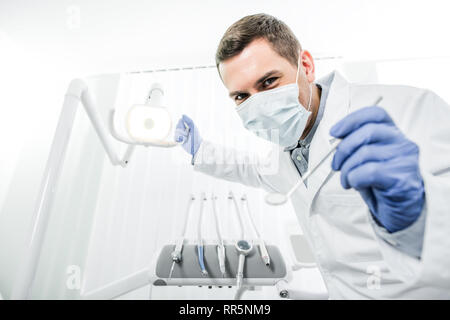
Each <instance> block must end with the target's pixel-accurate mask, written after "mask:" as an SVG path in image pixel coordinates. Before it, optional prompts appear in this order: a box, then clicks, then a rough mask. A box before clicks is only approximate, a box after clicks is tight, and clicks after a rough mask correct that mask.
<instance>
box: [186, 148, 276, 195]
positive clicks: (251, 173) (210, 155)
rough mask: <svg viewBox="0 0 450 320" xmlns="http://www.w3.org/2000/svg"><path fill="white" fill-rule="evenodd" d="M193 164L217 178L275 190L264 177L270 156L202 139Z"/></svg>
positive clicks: (271, 190)
mask: <svg viewBox="0 0 450 320" xmlns="http://www.w3.org/2000/svg"><path fill="white" fill-rule="evenodd" d="M193 165H194V170H196V171H199V172H203V173H205V174H208V175H211V176H213V177H216V178H219V179H224V180H228V181H232V182H240V183H242V184H245V185H247V186H251V187H256V188H264V189H265V190H266V191H268V192H273V191H275V190H274V188H273V187H272V186H271V185H270V182H269V181H268V180H267V178H266V176H267V175H270V174H271V172H270V171H271V168H270V167H271V165H270V157H267V159H261V158H260V157H257V156H256V155H251V154H248V153H245V152H238V151H236V150H234V149H231V148H225V147H222V146H219V145H216V144H213V143H211V142H209V141H206V140H203V142H202V144H201V145H200V148H199V149H198V151H197V153H196V154H195V157H194V158H193Z"/></svg>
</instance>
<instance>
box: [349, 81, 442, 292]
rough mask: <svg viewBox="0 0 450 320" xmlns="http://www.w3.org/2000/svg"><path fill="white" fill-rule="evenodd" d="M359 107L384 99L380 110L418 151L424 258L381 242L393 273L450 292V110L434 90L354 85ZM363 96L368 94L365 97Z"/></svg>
mask: <svg viewBox="0 0 450 320" xmlns="http://www.w3.org/2000/svg"><path fill="white" fill-rule="evenodd" d="M350 91H351V92H352V94H351V97H352V98H353V101H354V103H355V104H356V106H355V107H354V108H358V107H362V105H361V104H358V102H360V100H359V99H361V102H362V97H364V95H365V97H366V99H365V101H367V94H371V95H373V96H374V97H375V96H376V95H380V96H383V101H382V103H381V106H382V107H384V108H385V110H387V112H388V113H389V114H390V116H391V117H392V119H393V120H394V122H395V123H396V125H397V127H398V128H399V129H400V130H401V131H402V132H403V133H404V134H405V135H406V136H407V137H408V138H409V139H411V140H412V141H414V142H415V143H416V144H417V145H418V147H419V166H420V172H421V175H422V177H423V180H424V187H425V199H426V200H425V207H424V211H423V212H422V214H425V212H426V221H425V234H424V239H423V249H422V254H421V258H420V259H417V258H414V257H411V256H409V255H407V254H405V253H402V252H400V251H399V250H397V249H395V248H394V247H393V246H391V245H389V244H388V243H386V242H384V241H383V240H382V239H380V238H378V241H379V243H380V248H381V251H382V254H383V256H384V258H385V260H386V262H387V264H388V265H389V267H390V269H391V270H392V271H393V272H394V273H396V274H397V275H398V276H399V277H400V278H401V279H402V280H404V281H406V282H412V283H416V284H421V285H433V286H438V287H444V288H450V255H449V254H448V252H450V237H449V236H448V235H449V233H450V209H449V202H448V199H449V198H448V197H449V195H450V125H449V124H450V106H449V104H447V103H446V102H445V101H444V100H443V99H442V98H441V97H439V96H438V95H437V94H435V93H434V92H432V91H430V90H426V89H419V88H414V87H407V86H389V85H370V86H368V85H355V86H353V88H351V90H350ZM364 92H365V93H364Z"/></svg>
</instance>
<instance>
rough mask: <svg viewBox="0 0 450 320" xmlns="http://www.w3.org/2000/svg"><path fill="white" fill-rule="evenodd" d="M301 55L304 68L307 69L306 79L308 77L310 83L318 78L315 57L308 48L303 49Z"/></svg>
mask: <svg viewBox="0 0 450 320" xmlns="http://www.w3.org/2000/svg"><path fill="white" fill-rule="evenodd" d="M300 57H301V59H302V62H301V63H302V68H303V70H305V75H306V79H308V82H309V83H312V82H314V80H315V79H316V74H315V72H316V68H315V66H314V59H313V57H312V55H311V53H309V51H307V50H303V51H302V52H301V53H300Z"/></svg>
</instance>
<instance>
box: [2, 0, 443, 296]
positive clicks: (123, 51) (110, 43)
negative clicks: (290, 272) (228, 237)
mask: <svg viewBox="0 0 450 320" xmlns="http://www.w3.org/2000/svg"><path fill="white" fill-rule="evenodd" d="M447 3H448V1H445V0H442V1H384V0H383V1H361V0H359V1H358V0H354V1H350V0H348V1H333V0H322V1H317V0H315V1H261V0H259V1H233V0H230V1H117V0H115V1H60V0H58V1H57V0H55V1H39V2H37V1H31V0H30V1H6V0H3V1H1V2H0V146H1V149H0V150H1V157H0V208H1V209H0V210H1V211H0V291H1V292H2V294H3V296H6V297H7V296H8V295H9V292H10V290H11V287H12V283H13V280H14V276H15V270H16V269H17V265H18V263H19V262H18V261H19V256H20V252H21V250H22V248H23V241H24V239H25V235H26V233H27V225H28V222H29V221H28V220H29V217H30V214H31V210H32V207H33V205H34V201H35V195H36V192H37V189H38V186H39V183H40V178H41V176H42V172H43V168H44V165H45V161H46V157H47V155H48V151H49V147H50V143H51V140H52V138H53V133H54V130H55V127H56V123H57V119H58V116H59V112H60V108H61V103H62V100H63V95H64V92H65V90H66V88H67V85H68V83H69V81H70V80H71V79H72V78H75V77H80V76H81V77H84V76H86V75H92V74H101V73H111V72H121V71H131V70H147V69H154V68H163V67H172V66H177V67H178V66H190V65H210V64H213V63H214V53H215V49H216V46H217V44H218V42H219V40H220V37H221V36H222V34H223V32H224V31H225V29H226V28H227V27H228V26H229V25H230V24H231V23H233V22H234V21H235V20H237V19H239V18H240V17H242V16H244V15H246V14H251V13H257V12H266V13H270V14H272V15H275V16H277V17H279V18H280V19H282V20H284V21H285V22H286V23H287V24H288V25H289V26H290V27H291V29H292V30H293V31H294V32H295V33H296V34H297V36H298V38H299V40H300V42H301V43H302V45H303V47H304V48H305V49H308V50H310V51H311V52H312V53H313V55H315V56H317V57H324V56H342V57H344V58H345V60H347V61H352V64H351V66H347V67H343V71H347V72H346V75H347V76H348V77H350V78H351V80H358V81H380V82H390V83H404V84H410V85H416V86H422V87H428V88H432V89H433V90H435V91H437V92H438V93H439V94H440V95H442V96H443V97H444V98H445V99H447V101H448V100H449V98H450V96H449V93H448V84H447V77H446V74H447V72H448V71H449V70H450V67H449V59H448V58H447V57H449V56H450V43H449V42H448V41H447V39H448V31H449V30H450V20H449V19H448V12H449V10H448V9H449V8H448V4H447ZM355 61H356V63H355ZM324 64H326V63H324ZM355 66H356V67H355ZM373 66H375V68H376V73H375V76H374V77H372V78H369V79H366V78H364V75H365V73H364V72H362V73H361V72H360V70H366V69H367V70H370V68H372V67H373ZM318 67H319V69H318V73H319V74H324V73H325V70H326V71H328V68H329V66H324V67H323V69H322V70H321V69H320V65H318ZM344 73H345V72H344ZM197 89H198V88H197ZM174 101H176V100H174ZM224 103H225V102H224ZM193 112H194V111H193ZM195 112H199V111H195ZM209 112H212V111H209ZM230 117H232V116H230ZM207 120H208V121H206V120H205V122H208V124H209V125H207V126H206V127H204V129H203V131H202V133H203V135H204V136H206V137H214V135H215V134H217V133H216V132H215V131H214V130H215V127H217V126H218V125H219V120H220V119H217V118H215V117H209V118H208V119H207ZM93 148H95V147H93ZM186 161H188V160H186ZM162 178H163V177H159V178H158V179H162ZM87 234H90V233H89V232H88V231H87ZM98 234H100V233H98ZM98 234H97V235H98ZM59 235H60V236H61V237H63V236H64V235H61V234H59ZM53 236H54V237H55V238H54V239H56V240H55V241H58V238H57V236H58V234H55V235H53ZM61 239H62V238H61ZM61 239H59V240H60V241H61ZM138 240H139V239H138ZM133 241H137V240H136V239H132V240H130V242H129V243H130V244H133ZM64 243H66V242H64ZM48 245H50V244H48ZM71 245H72V247H70V246H69V244H67V246H68V247H70V248H76V247H77V246H76V244H71ZM50 247H51V245H50ZM99 248H101V247H100V246H99V247H98V249H99ZM99 250H100V249H99ZM149 250H150V249H149ZM80 255H81V256H82V254H81V253H80ZM105 259H106V258H105ZM108 259H112V260H111V261H116V262H117V261H119V260H117V259H118V258H117V259H116V260H114V259H115V258H114V255H111V256H109V257H108ZM51 262H55V263H56V262H58V261H55V260H52V261H47V263H48V264H49V265H50V263H51ZM64 263H67V261H61V262H60V264H61V265H63V264H64ZM117 263H119V262H117ZM118 268H119V267H118ZM122 268H123V269H122V271H121V272H118V273H117V274H121V273H126V272H127V271H129V269H132V268H133V266H132V265H126V267H123V266H122ZM127 268H128V269H127ZM119 269H120V268H119ZM124 270H125V271H124ZM117 274H116V275H117ZM109 277H110V278H108V277H105V278H104V279H103V280H99V278H98V279H97V282H102V281H107V280H108V279H109V280H112V278H113V277H114V274H110V275H109ZM46 281H47V282H45V283H46V285H47V286H48V287H51V285H50V284H49V283H51V278H50V279H47V280H46ZM319 285H320V284H319ZM43 292H44V293H42V295H41V296H39V295H37V296H36V297H63V296H64V293H61V292H59V291H52V290H51V289H47V291H43ZM201 295H202V293H200V294H199V297H202V296H201ZM66 296H67V295H66ZM169 296H170V294H169ZM139 297H140V298H143V297H144V296H139Z"/></svg>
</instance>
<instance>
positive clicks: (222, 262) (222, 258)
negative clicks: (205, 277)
mask: <svg viewBox="0 0 450 320" xmlns="http://www.w3.org/2000/svg"><path fill="white" fill-rule="evenodd" d="M216 200H217V197H216V196H215V195H214V193H213V194H211V202H212V207H213V213H214V220H215V223H216V232H217V237H218V238H219V244H218V245H217V258H218V259H219V269H220V272H221V273H222V277H223V278H225V275H226V269H225V259H226V256H225V246H224V244H223V239H222V235H221V232H220V226H219V218H218V215H217V206H216Z"/></svg>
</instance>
